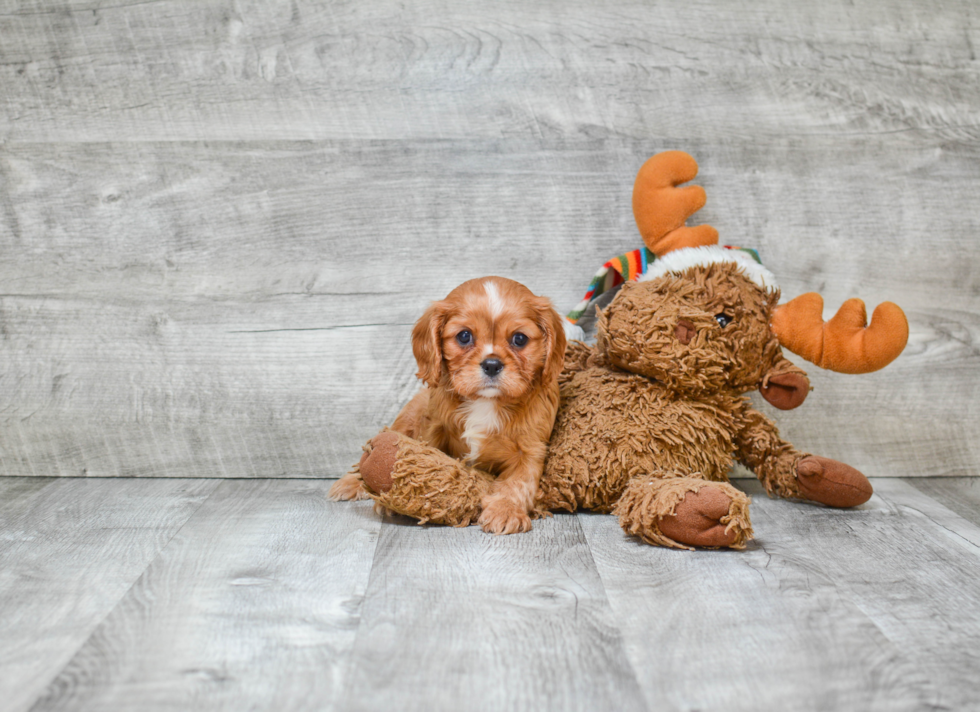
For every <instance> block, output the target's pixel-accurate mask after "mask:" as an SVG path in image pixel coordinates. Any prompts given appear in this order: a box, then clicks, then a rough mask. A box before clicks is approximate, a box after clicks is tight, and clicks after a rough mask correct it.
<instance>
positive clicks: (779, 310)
mask: <svg viewBox="0 0 980 712" xmlns="http://www.w3.org/2000/svg"><path fill="white" fill-rule="evenodd" d="M772 330H773V332H774V333H775V334H776V338H778V339H779V343H780V344H782V345H783V346H785V347H786V348H787V349H789V350H790V351H792V352H793V353H795V354H798V355H799V356H802V357H803V358H805V359H806V360H807V361H810V362H811V363H815V364H817V365H818V366H820V368H826V369H828V370H831V371H837V372H838V373H870V372H871V371H877V370H878V369H880V368H884V367H885V366H887V365H888V364H889V363H891V362H892V361H894V360H895V358H897V357H898V355H899V354H900V353H902V349H904V348H905V344H906V343H908V340H909V323H908V320H907V319H906V318H905V312H903V311H902V309H901V308H900V307H899V306H898V305H897V304H893V303H892V302H882V303H881V304H879V305H878V306H877V308H876V309H875V310H874V314H872V315H871V325H870V326H869V325H868V313H867V311H866V310H865V308H864V302H863V301H861V300H860V299H848V300H847V301H846V302H844V304H843V305H841V308H840V309H839V310H838V311H837V314H836V315H835V316H834V317H833V318H832V319H831V320H830V321H828V322H826V323H824V320H823V297H821V296H820V295H819V294H817V293H816V292H810V293H808V294H802V295H800V296H798V297H797V298H796V299H793V300H792V301H789V302H787V303H786V304H780V305H779V306H778V307H776V309H775V310H774V311H773V314H772Z"/></svg>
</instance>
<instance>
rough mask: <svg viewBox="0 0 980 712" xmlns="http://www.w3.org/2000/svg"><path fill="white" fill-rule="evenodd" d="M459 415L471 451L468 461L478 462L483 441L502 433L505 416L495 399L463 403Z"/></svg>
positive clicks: (467, 457)
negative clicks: (489, 436)
mask: <svg viewBox="0 0 980 712" xmlns="http://www.w3.org/2000/svg"><path fill="white" fill-rule="evenodd" d="M459 415H460V417H462V419H463V436H462V437H463V441H464V442H465V443H466V446H467V447H468V448H469V449H470V451H469V452H468V453H467V454H466V460H468V461H473V460H476V459H477V457H479V456H480V448H481V447H482V446H483V440H484V439H485V438H486V437H487V436H488V435H492V434H494V433H497V432H500V428H501V426H502V425H503V414H502V413H501V412H500V409H499V408H498V407H497V401H496V400H495V399H493V398H477V399H476V400H471V401H466V402H465V403H463V404H462V405H461V406H460V407H459Z"/></svg>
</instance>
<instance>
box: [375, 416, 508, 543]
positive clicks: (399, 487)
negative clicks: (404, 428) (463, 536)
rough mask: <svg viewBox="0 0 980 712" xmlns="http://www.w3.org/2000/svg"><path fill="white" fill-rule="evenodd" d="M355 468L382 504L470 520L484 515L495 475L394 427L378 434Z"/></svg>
mask: <svg viewBox="0 0 980 712" xmlns="http://www.w3.org/2000/svg"><path fill="white" fill-rule="evenodd" d="M365 450H366V451H365V453H364V456H363V457H362V458H361V462H360V463H358V466H357V468H356V469H357V471H358V474H359V476H360V477H361V479H362V480H363V481H364V484H365V485H366V487H367V489H368V491H369V496H370V497H371V498H372V499H374V500H375V502H377V503H378V504H379V505H380V506H382V507H384V508H385V509H389V510H391V511H393V512H397V513H398V514H404V515H407V516H409V517H415V518H416V519H418V520H419V521H420V522H422V523H425V522H433V523H434V524H448V525H450V526H460V527H462V526H467V525H469V524H470V523H471V522H475V521H476V520H477V518H478V517H479V516H480V511H481V508H482V506H481V502H482V501H483V499H484V497H486V496H487V494H489V492H490V488H491V485H492V484H493V478H492V477H491V476H490V475H489V474H487V473H485V472H483V471H482V470H477V469H476V468H473V467H467V466H466V465H464V464H463V463H461V462H460V461H459V460H454V459H453V458H451V457H449V456H448V455H446V454H445V453H444V452H442V451H441V450H439V449H437V448H434V447H432V446H430V445H426V444H425V443H421V442H419V441H418V440H414V439H412V438H410V437H408V436H406V435H402V434H401V433H397V432H395V431H391V430H389V431H386V432H383V433H381V434H380V435H376V436H375V437H374V438H373V439H372V440H371V442H370V443H369V444H368V447H367V448H366V449H365Z"/></svg>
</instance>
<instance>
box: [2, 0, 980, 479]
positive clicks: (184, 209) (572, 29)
mask: <svg viewBox="0 0 980 712" xmlns="http://www.w3.org/2000/svg"><path fill="white" fill-rule="evenodd" d="M978 16H980V6H978V5H977V4H976V3H973V2H970V1H969V0H953V1H951V2H948V3H944V4H943V5H942V6H941V7H929V8H926V7H925V6H923V5H921V3H918V2H914V1H913V0H897V1H896V2H892V3H888V4H887V6H875V7H866V6H860V7H858V6H853V5H852V4H849V3H845V2H843V0H834V1H833V2H829V3H823V4H820V5H819V6H813V5H812V4H805V3H801V2H799V1H798V0H780V2H777V3H775V4H773V3H770V4H767V6H766V7H765V8H759V7H756V6H755V5H754V4H752V3H747V2H736V3H725V4H722V3H713V2H708V0H697V1H696V2H688V3H676V2H668V3H657V4H654V5H651V4H650V3H646V2H641V1H639V0H630V1H629V2H626V3H617V4H616V5H615V7H613V6H608V5H607V4H603V3H597V2H590V1H589V0H574V1H572V2H557V1H556V0H543V1H542V2H535V3H521V2H515V1H514V0H505V2H503V3H497V4H495V5H493V6H492V7H491V6H487V7H483V6H470V5H467V6H466V7H457V6H456V5H454V4H451V3H450V4H447V3H445V2H442V0H418V2H413V3H410V4H407V5H406V4H405V3H396V2H393V1H392V0H380V1H379V2H371V3H355V2H348V1H347V0H336V1H334V2H320V1H313V0H291V2H285V0H276V1H274V2H239V1H233V0H200V1H195V2H191V1H189V0H132V1H127V2H118V3H111V4H105V3H98V2H91V1H89V0H71V1H68V2H61V3H56V4H51V3H46V2H40V1H39V0H7V1H6V2H0V251H2V254H3V256H4V259H3V260H2V261H0V473H2V474H9V475H19V476H27V475H41V476H44V475H105V476H134V475H135V476H145V475H151V476H173V477H226V476H232V477H239V476H240V477H256V476H257V477H262V476H284V475H285V476H294V477H321V476H330V477H333V476H338V475H340V474H341V473H343V472H344V471H345V470H346V469H347V467H348V466H349V464H350V463H351V461H352V460H354V459H356V457H357V455H358V453H359V451H360V445H361V443H362V442H363V441H364V440H365V439H367V438H368V437H370V436H371V435H373V434H374V433H375V432H376V431H377V430H378V429H379V428H380V427H382V426H383V425H386V424H388V423H390V421H391V418H392V417H393V415H394V413H396V412H397V409H398V408H399V406H400V405H401V404H402V403H404V402H405V401H406V400H407V399H408V397H409V396H410V395H411V394H412V392H413V391H414V389H415V388H416V387H417V385H416V382H415V380H414V378H413V375H412V374H413V373H414V370H415V366H414V364H413V363H412V358H411V354H410V351H409V348H408V339H407V334H408V331H409V329H410V325H411V324H412V322H413V321H414V320H415V319H416V318H417V317H418V315H419V314H421V312H422V310H423V309H424V307H425V305H426V304H427V303H428V302H429V301H431V300H433V299H437V298H440V297H442V296H444V295H445V294H446V293H447V292H448V291H449V290H450V289H451V288H452V287H454V286H456V285H457V284H458V283H459V282H461V281H463V280H464V279H467V278H471V277H477V276H481V275H485V274H502V275H505V276H508V277H512V278H514V279H517V280H519V281H522V282H524V283H525V284H527V285H528V286H529V287H531V288H532V290H534V291H535V292H537V293H542V294H545V295H548V296H550V297H551V298H552V299H553V300H554V302H555V303H556V304H557V305H558V307H559V309H560V310H562V311H567V310H569V309H570V308H571V307H572V306H574V305H575V304H576V303H577V302H578V300H579V299H580V298H581V296H582V294H583V293H584V291H585V288H586V286H587V283H588V281H589V279H590V277H591V275H592V274H593V273H594V272H595V270H596V269H597V268H598V266H599V265H601V264H602V263H604V262H605V261H606V260H607V259H609V258H610V257H612V256H614V255H616V254H620V253H622V252H624V251H625V250H628V249H633V248H635V247H636V246H637V245H638V244H639V239H638V235H637V232H636V228H635V227H634V225H633V222H632V216H631V211H630V193H631V187H632V181H633V178H634V176H635V173H636V170H637V169H638V168H639V166H640V165H641V164H642V162H643V161H644V160H645V159H646V158H647V157H648V156H650V155H652V154H653V153H656V152H658V151H662V150H665V149H684V150H687V151H689V152H691V153H692V154H693V155H694V156H695V157H696V158H697V160H698V161H699V162H700V164H701V175H700V177H699V182H701V183H702V184H703V185H704V186H705V188H706V189H707V192H708V196H709V199H708V204H707V205H706V206H705V208H704V209H703V210H702V211H701V212H700V213H699V214H698V216H697V221H698V222H708V223H711V224H713V225H714V226H715V227H717V228H718V229H719V230H720V233H721V240H722V242H724V243H727V244H736V245H742V246H748V247H755V248H757V249H759V251H760V253H761V254H762V257H763V260H764V261H765V263H766V265H767V266H768V267H769V268H770V269H771V270H772V271H773V272H774V273H775V274H776V275H777V276H778V277H779V278H780V281H781V285H782V287H783V292H784V295H785V296H786V297H792V296H796V295H798V294H800V293H803V292H805V291H811V290H816V291H820V292H821V293H823V294H824V296H825V298H826V303H827V309H828V315H829V312H830V311H831V310H833V309H835V308H836V307H837V306H838V305H839V304H840V303H841V302H843V301H844V300H845V299H847V298H850V297H855V296H857V297H861V298H863V299H865V300H866V301H867V303H868V305H869V306H870V307H873V306H874V305H875V304H877V303H878V302H880V301H883V300H886V299H890V300H893V301H897V302H899V303H900V304H901V305H902V306H903V307H904V308H905V309H906V311H907V312H908V315H909V318H910V321H911V329H912V334H911V342H910V345H909V347H908V349H907V351H906V353H905V354H904V355H903V356H902V357H901V358H900V359H899V360H898V362H896V363H895V364H893V365H892V366H891V367H889V368H888V369H887V370H886V371H884V372H882V373H880V374H872V375H869V376H862V377H851V376H838V375H835V374H822V373H812V375H813V382H814V385H815V386H816V391H815V392H814V394H813V395H812V396H811V398H810V400H809V402H808V403H807V404H806V405H805V406H804V407H803V408H802V409H800V410H799V411H797V412H794V413H788V414H780V415H779V420H780V423H781V424H782V426H783V429H784V432H785V434H786V435H787V436H788V438H789V439H790V440H792V441H793V442H795V443H796V444H797V445H798V446H799V447H801V448H802V449H807V450H812V451H814V452H818V453H819V454H823V455H827V456H830V457H835V458H837V459H841V460H844V461H847V462H849V463H851V464H853V465H855V466H857V467H859V468H860V469H862V470H864V471H865V472H867V473H868V474H869V475H880V476H893V475H897V476H920V475H926V476H973V475H976V474H977V468H976V464H975V463H976V462H977V461H978V456H980V451H978V447H980V446H978V445H977V443H978V442H980V411H978V408H980V406H978V405H977V403H980V398H978V397H977V395H978V392H980V391H978V389H980V381H978V373H980V352H978V351H977V349H976V347H975V343H976V342H977V340H978V338H980V337H978V332H980V321H978V316H977V315H978V314H980V253H978V251H977V250H976V245H977V235H978V234H980V216H978V214H977V211H976V210H975V208H974V205H975V200H976V195H977V194H978V192H980V148H978V146H980V144H978V141H977V139H978V138H980V81H978V76H980V75H978V69H977V59H976V50H975V47H976V45H977V44H978V41H980V17H978ZM811 371H816V369H811Z"/></svg>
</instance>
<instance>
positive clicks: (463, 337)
mask: <svg viewBox="0 0 980 712" xmlns="http://www.w3.org/2000/svg"><path fill="white" fill-rule="evenodd" d="M456 341H457V342H458V343H459V345H460V346H469V345H470V344H471V343H473V334H471V333H470V332H468V331H466V330H465V329H464V330H463V331H461V332H459V333H458V334H456Z"/></svg>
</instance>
